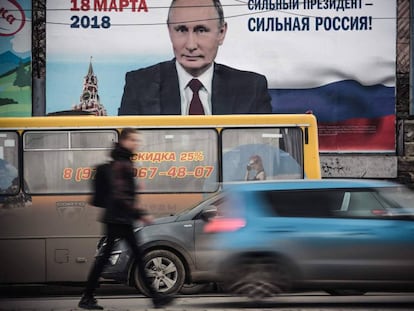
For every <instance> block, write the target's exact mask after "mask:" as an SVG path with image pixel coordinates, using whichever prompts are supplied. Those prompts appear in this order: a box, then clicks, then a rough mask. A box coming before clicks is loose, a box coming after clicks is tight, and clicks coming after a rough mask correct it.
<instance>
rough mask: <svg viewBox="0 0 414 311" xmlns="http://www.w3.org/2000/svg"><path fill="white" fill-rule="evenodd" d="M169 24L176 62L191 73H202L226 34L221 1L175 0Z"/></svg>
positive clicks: (210, 62)
mask: <svg viewBox="0 0 414 311" xmlns="http://www.w3.org/2000/svg"><path fill="white" fill-rule="evenodd" d="M167 24H168V32H169V34H170V39H171V42H172V46H173V50H174V55H175V57H176V59H177V61H178V62H179V63H180V64H181V66H183V68H184V69H185V70H186V71H187V72H188V73H189V74H191V75H192V76H194V77H197V76H199V75H201V74H202V73H203V72H204V71H206V70H207V69H208V68H209V67H210V66H211V64H212V63H213V62H214V59H215V58H216V55H217V51H218V47H219V46H220V45H221V44H222V43H223V41H224V38H225V36H226V32H227V24H226V22H225V21H224V14H223V8H222V6H221V3H220V0H173V1H172V3H171V6H170V10H169V12H168V20H167Z"/></svg>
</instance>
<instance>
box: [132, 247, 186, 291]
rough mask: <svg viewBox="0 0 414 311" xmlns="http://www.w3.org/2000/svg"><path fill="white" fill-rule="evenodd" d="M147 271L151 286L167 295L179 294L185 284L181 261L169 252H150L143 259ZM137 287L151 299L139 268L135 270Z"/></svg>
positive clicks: (136, 267)
mask: <svg viewBox="0 0 414 311" xmlns="http://www.w3.org/2000/svg"><path fill="white" fill-rule="evenodd" d="M143 262H144V266H145V271H146V273H147V277H148V279H149V282H150V284H152V286H154V287H155V289H156V290H157V291H158V292H159V293H162V294H165V295H174V294H176V293H178V292H179V291H180V289H181V287H182V286H183V284H184V280H185V269H184V265H183V263H182V262H181V260H180V259H179V258H178V257H177V256H176V255H175V254H173V253H172V252H170V251H167V250H154V251H150V252H148V253H147V254H146V255H145V256H144V258H143ZM134 281H135V286H136V287H137V288H138V290H139V291H140V292H141V293H143V294H144V295H145V296H147V297H150V296H151V295H150V293H149V291H148V289H147V288H146V287H145V285H144V282H143V280H142V276H141V275H139V271H138V266H137V265H135V268H134Z"/></svg>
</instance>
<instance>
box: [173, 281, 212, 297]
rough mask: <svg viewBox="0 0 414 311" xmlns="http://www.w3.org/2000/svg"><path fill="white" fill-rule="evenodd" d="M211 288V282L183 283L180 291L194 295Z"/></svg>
mask: <svg viewBox="0 0 414 311" xmlns="http://www.w3.org/2000/svg"><path fill="white" fill-rule="evenodd" d="M209 288H210V283H189V284H183V286H182V287H181V290H180V293H181V294H184V295H194V294H199V293H203V292H205V291H207V290H208V289H209Z"/></svg>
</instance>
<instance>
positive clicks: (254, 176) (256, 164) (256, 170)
mask: <svg viewBox="0 0 414 311" xmlns="http://www.w3.org/2000/svg"><path fill="white" fill-rule="evenodd" d="M265 179H266V172H265V170H264V167H263V161H262V158H261V157H260V156H259V155H257V154H256V155H253V156H251V157H250V158H249V163H248V164H247V167H246V174H245V177H244V180H265Z"/></svg>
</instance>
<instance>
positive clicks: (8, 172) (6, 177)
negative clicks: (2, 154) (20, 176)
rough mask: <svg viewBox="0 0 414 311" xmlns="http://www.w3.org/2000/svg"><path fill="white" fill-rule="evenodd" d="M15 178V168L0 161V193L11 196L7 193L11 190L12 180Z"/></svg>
mask: <svg viewBox="0 0 414 311" xmlns="http://www.w3.org/2000/svg"><path fill="white" fill-rule="evenodd" d="M16 177H17V168H15V167H14V166H13V165H11V164H10V163H8V162H7V161H5V160H3V159H0V192H1V193H7V194H12V193H13V192H9V191H11V190H12V189H11V188H12V187H11V186H12V185H13V180H14V179H15V178H16Z"/></svg>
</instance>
